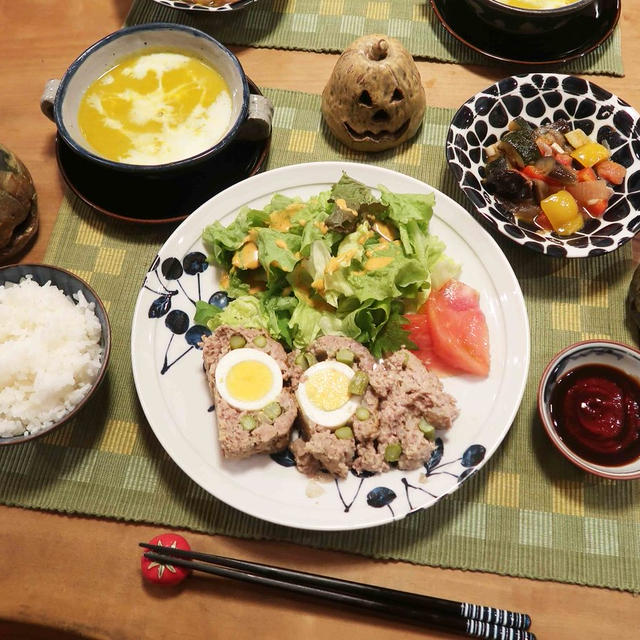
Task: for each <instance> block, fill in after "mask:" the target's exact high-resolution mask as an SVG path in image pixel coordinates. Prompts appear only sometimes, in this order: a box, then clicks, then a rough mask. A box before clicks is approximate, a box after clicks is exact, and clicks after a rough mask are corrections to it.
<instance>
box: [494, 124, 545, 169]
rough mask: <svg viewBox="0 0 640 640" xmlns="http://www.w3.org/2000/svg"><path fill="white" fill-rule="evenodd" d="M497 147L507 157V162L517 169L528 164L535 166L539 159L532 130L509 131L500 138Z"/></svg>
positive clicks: (538, 151)
mask: <svg viewBox="0 0 640 640" xmlns="http://www.w3.org/2000/svg"><path fill="white" fill-rule="evenodd" d="M498 147H499V148H500V150H501V151H503V152H504V154H505V155H506V156H507V159H508V160H509V162H511V164H512V165H514V166H516V167H518V168H519V169H522V168H523V167H525V166H526V165H528V164H535V163H536V161H537V160H538V159H539V158H540V157H541V155H540V150H539V149H538V145H537V144H536V140H535V137H534V135H533V130H529V131H526V130H524V129H518V130H517V131H509V132H508V133H505V134H504V135H503V136H502V138H501V140H500V142H499V143H498Z"/></svg>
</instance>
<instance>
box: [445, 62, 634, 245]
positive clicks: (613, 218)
mask: <svg viewBox="0 0 640 640" xmlns="http://www.w3.org/2000/svg"><path fill="white" fill-rule="evenodd" d="M517 116H522V117H523V118H525V120H527V121H528V122H530V123H531V124H533V125H541V124H546V123H549V122H552V121H554V120H557V119H559V118H565V119H567V120H569V121H570V122H571V123H572V124H573V125H574V126H575V127H577V128H580V129H582V130H583V131H584V132H585V133H586V134H587V135H588V136H589V137H590V138H592V139H593V140H597V141H598V142H600V143H606V144H608V145H609V147H610V148H611V153H612V160H614V161H615V162H618V163H620V164H621V165H623V166H625V167H626V168H627V176H626V178H625V181H624V183H623V184H621V185H620V186H616V187H614V195H613V196H612V197H611V200H610V201H609V207H608V209H607V210H606V211H605V213H604V214H603V216H602V218H600V219H595V218H594V219H590V220H588V221H587V222H586V224H585V226H584V227H583V229H582V230H581V231H579V232H577V233H574V234H572V235H570V236H566V237H562V236H558V235H557V234H555V233H553V232H545V231H543V230H541V229H539V228H538V227H537V226H536V225H534V224H531V223H527V222H525V221H522V220H518V219H514V217H513V216H512V215H511V214H510V213H509V212H508V211H507V210H506V208H505V207H504V206H502V204H501V203H500V202H499V201H498V200H497V199H496V198H495V197H494V196H493V195H491V194H490V193H489V192H488V191H487V190H486V189H485V187H484V185H483V184H482V180H483V178H484V162H485V157H484V149H485V148H486V147H488V146H489V145H491V144H493V143H495V142H497V141H498V140H499V138H500V135H501V134H502V133H503V132H504V131H505V130H506V129H507V125H508V123H509V122H510V121H511V120H513V119H514V118H515V117H517ZM446 156H447V162H448V163H449V167H450V169H451V171H452V172H453V174H454V176H455V178H456V180H457V181H458V183H459V184H460V187H461V188H462V190H463V191H464V192H465V194H466V195H467V196H468V198H469V199H470V200H471V202H472V203H473V205H474V207H475V209H476V210H477V212H478V213H479V214H480V215H481V216H482V217H483V218H484V219H485V220H486V221H487V222H488V223H489V224H490V225H491V226H493V227H494V228H496V229H497V230H498V231H500V232H501V233H503V234H504V235H505V236H507V237H508V238H510V239H511V240H513V241H514V242H517V243H518V244H521V245H523V246H525V247H527V248H529V249H532V250H534V251H538V252H540V253H544V254H546V255H550V256H556V257H565V258H584V257H589V256H596V255H600V254H603V253H607V252H609V251H613V250H614V249H617V248H618V247H619V246H621V245H622V244H624V243H625V242H627V241H628V240H630V239H631V238H633V236H634V235H635V234H636V233H637V232H638V230H640V115H639V114H638V112H637V111H636V110H635V109H634V108H633V107H631V106H630V105H629V104H627V103H626V102H624V100H621V99H620V98H618V97H617V96H615V95H614V94H612V93H610V92H609V91H607V90H605V89H602V88H601V87H599V86H597V85H595V84H593V83H592V82H589V81H588V80H583V79H581V78H576V77H574V76H568V75H561V74H555V73H531V74H526V75H518V76H511V77H509V78H504V79H503V80H500V81H499V82H497V83H496V84H493V85H491V86H490V87H488V88H487V89H485V90H484V91H481V92H480V93H477V94H476V95H475V96H473V97H472V98H469V100H467V101H466V102H465V103H464V104H463V105H462V106H461V107H460V109H458V111H457V113H456V114H455V116H454V117H453V120H452V121H451V125H450V127H449V132H448V134H447V142H446Z"/></svg>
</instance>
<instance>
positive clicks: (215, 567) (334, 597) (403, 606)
mask: <svg viewBox="0 0 640 640" xmlns="http://www.w3.org/2000/svg"><path fill="white" fill-rule="evenodd" d="M140 546H141V547H144V548H146V549H151V550H152V552H149V553H145V557H147V558H149V559H150V560H154V561H156V562H164V563H165V564H167V559H168V557H170V558H171V564H175V565H177V566H180V567H185V568H189V569H194V570H197V571H203V572H205V573H211V574H214V575H218V576H222V577H226V578H232V579H235V580H242V581H245V582H251V583H254V584H261V585H264V586H272V587H277V588H280V589H286V590H288V591H293V592H295V593H301V594H305V595H310V596H314V597H319V598H323V599H325V600H331V601H334V602H339V603H342V604H345V605H351V606H357V607H359V608H361V609H367V610H368V611H370V612H372V613H377V614H380V615H385V616H387V617H389V616H391V617H394V618H395V619H397V620H404V621H408V622H420V623H423V624H428V625H429V626H431V627H434V628H438V629H442V630H444V631H449V632H453V633H459V634H463V635H467V636H472V637H482V638H496V639H500V640H534V639H535V636H534V635H533V634H532V633H529V632H527V631H525V630H524V629H523V628H517V627H515V626H504V625H503V624H495V623H493V622H492V620H504V621H506V622H509V621H511V622H512V623H519V624H521V625H525V624H526V628H528V626H529V624H530V622H531V621H530V618H529V616H528V615H526V614H519V613H514V612H508V611H504V610H500V609H493V608H491V607H480V606H478V605H470V604H467V603H460V602H455V601H451V600H443V599H441V598H432V597H430V596H422V595H419V594H414V593H408V592H404V591H398V590H396V589H386V588H384V587H377V586H373V585H366V584H361V583H358V582H350V581H346V580H339V579H337V578H330V577H327V576H319V575H315V574H311V573H303V572H299V571H293V570H291V569H284V568H281V567H272V566H269V565H264V564H259V563H253V562H246V561H243V560H236V559H234V558H225V557H223V556H215V555H210V554H205V553H200V552H197V551H184V550H181V549H173V548H170V547H163V546H157V545H151V544H147V543H142V542H141V543H140ZM153 551H157V552H158V553H153ZM192 559H197V560H203V561H204V563H206V564H203V563H200V562H195V561H193V560H192ZM210 563H213V564H210ZM469 614H471V615H476V616H477V615H484V616H492V620H479V619H474V618H471V617H470V615H469Z"/></svg>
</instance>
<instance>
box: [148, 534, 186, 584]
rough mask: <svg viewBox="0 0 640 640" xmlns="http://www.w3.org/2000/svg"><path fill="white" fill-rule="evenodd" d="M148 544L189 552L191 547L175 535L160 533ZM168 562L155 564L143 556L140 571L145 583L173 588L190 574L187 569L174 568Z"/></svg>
mask: <svg viewBox="0 0 640 640" xmlns="http://www.w3.org/2000/svg"><path fill="white" fill-rule="evenodd" d="M149 544H156V545H159V546H162V547H170V548H172V549H183V550H185V551H189V550H190V549H191V547H190V546H189V543H188V542H187V541H186V540H185V539H184V538H183V537H182V536H179V535H178V534H177V533H162V534H160V535H159V536H156V537H155V538H153V539H152V540H150V541H149ZM168 560H169V562H166V563H164V562H156V561H154V560H149V559H148V558H145V557H144V555H143V556H142V558H141V559H140V569H141V570H142V577H143V578H144V579H145V580H146V581H147V582H152V583H153V584H161V585H166V586H175V585H178V584H180V583H181V582H182V581H183V580H184V579H185V578H186V577H187V576H188V575H189V574H190V573H191V571H190V570H189V569H184V568H183V567H176V566H175V565H172V564H171V563H170V559H168Z"/></svg>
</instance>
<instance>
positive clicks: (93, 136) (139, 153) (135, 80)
mask: <svg viewBox="0 0 640 640" xmlns="http://www.w3.org/2000/svg"><path fill="white" fill-rule="evenodd" d="M230 119H231V94H230V92H229V87H228V86H227V83H226V82H225V81H224V79H223V78H222V76H221V75H220V74H219V73H218V72H217V71H216V70H215V69H214V68H213V67H212V66H210V65H209V64H207V63H205V62H203V61H202V60H200V59H198V58H196V57H194V56H189V55H185V54H182V53H178V52H170V51H155V52H153V51H145V52H144V53H138V54H133V55H132V56H129V57H127V58H125V59H124V60H122V61H121V62H120V63H119V64H117V65H116V66H115V67H113V68H112V69H111V70H109V71H108V72H107V73H105V74H104V75H102V76H101V77H100V78H98V79H97V80H95V81H94V82H93V83H92V84H91V85H89V87H88V89H87V90H86V92H85V94H84V95H83V97H82V100H81V102H80V107H79V109H78V124H79V126H80V130H81V131H82V134H83V136H84V137H85V139H86V141H87V142H88V144H89V145H90V147H91V148H92V149H93V150H94V151H95V152H96V153H97V154H99V155H101V156H103V157H104V158H107V159H109V160H114V161H116V162H126V163H130V164H164V163H166V162H174V161H176V160H181V159H184V158H189V157H191V156H193V155H196V154H198V153H201V152H202V151H204V150H206V149H208V148H209V147H211V146H213V145H214V144H215V143H216V142H218V141H219V140H220V139H221V138H222V137H223V136H224V134H225V133H226V131H227V130H228V128H229V124H230Z"/></svg>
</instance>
